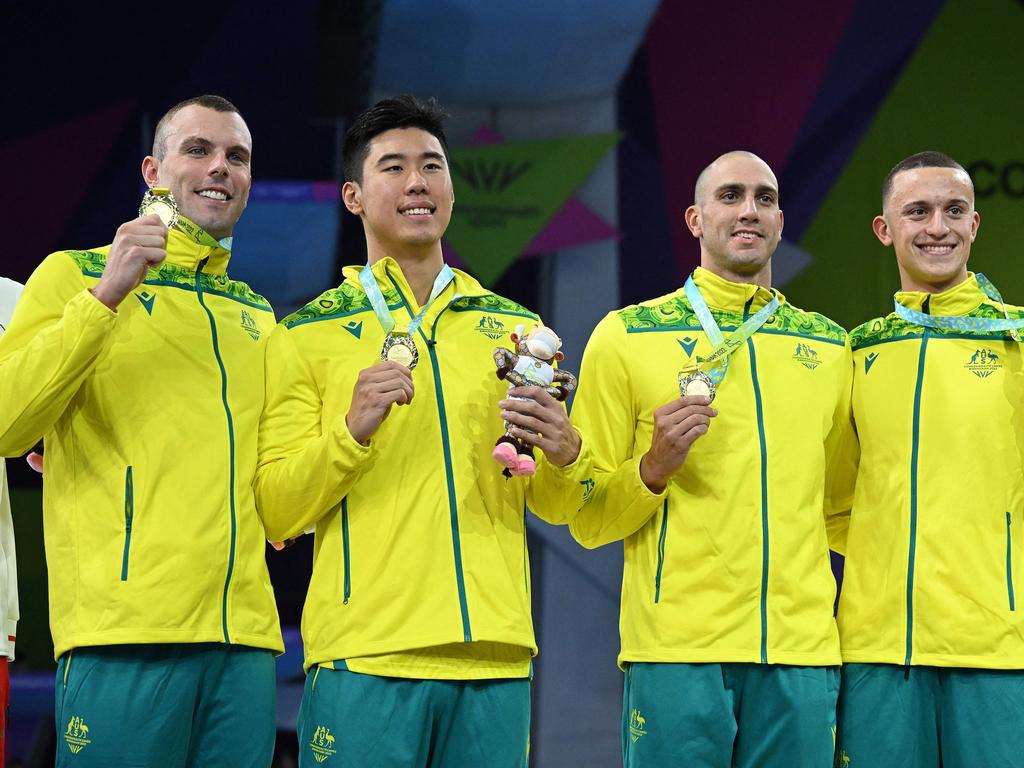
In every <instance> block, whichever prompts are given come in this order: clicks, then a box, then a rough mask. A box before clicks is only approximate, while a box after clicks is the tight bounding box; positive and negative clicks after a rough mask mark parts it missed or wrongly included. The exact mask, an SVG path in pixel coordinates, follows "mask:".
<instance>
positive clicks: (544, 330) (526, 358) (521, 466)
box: [491, 325, 576, 477]
mask: <svg viewBox="0 0 1024 768" xmlns="http://www.w3.org/2000/svg"><path fill="white" fill-rule="evenodd" d="M525 330H526V326H523V325H517V326H516V329H515V332H514V333H511V334H509V339H510V340H511V341H512V343H513V344H515V352H513V351H512V350H510V349H506V348H505V347H498V348H496V349H495V350H494V364H495V365H496V366H498V371H497V373H498V378H499V379H503V380H505V381H508V382H509V385H510V387H509V388H510V389H511V387H529V386H537V387H543V388H544V391H545V392H547V393H548V394H549V395H551V396H552V397H553V398H555V399H556V400H558V401H559V402H562V401H563V400H565V398H567V397H568V396H569V393H570V392H572V391H573V390H574V389H576V377H575V376H573V375H572V374H571V373H569V372H568V371H560V370H556V369H555V367H554V363H556V362H558V361H559V360H562V359H563V358H564V357H565V355H563V354H562V353H561V352H559V351H558V350H559V348H560V347H561V346H562V340H561V339H560V338H558V334H556V333H555V332H554V331H552V330H551V329H550V328H548V327H546V326H543V325H535V326H533V327H532V328H531V329H530V332H529V333H526V334H524V333H523V332H524V331H525ZM514 399H516V400H527V399H528V398H525V397H517V398H514ZM511 430H512V425H511V424H509V423H508V422H507V421H506V422H505V434H504V435H502V436H501V437H500V438H498V442H497V443H496V444H495V446H494V450H493V451H492V452H491V455H492V456H493V457H494V460H495V461H497V462H498V463H499V464H501V466H503V467H504V468H505V470H504V472H503V474H504V475H505V476H506V477H512V476H516V477H519V476H523V475H532V474H533V473H534V472H536V471H537V463H536V462H535V461H534V459H533V446H531V445H527V444H526V443H524V442H523V441H522V440H518V439H517V438H515V437H513V436H512V434H511Z"/></svg>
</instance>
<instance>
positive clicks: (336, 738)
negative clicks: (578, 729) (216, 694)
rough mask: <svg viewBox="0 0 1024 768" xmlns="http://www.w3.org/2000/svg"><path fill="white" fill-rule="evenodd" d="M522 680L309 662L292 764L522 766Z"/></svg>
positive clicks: (526, 716)
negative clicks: (423, 676) (386, 673)
mask: <svg viewBox="0 0 1024 768" xmlns="http://www.w3.org/2000/svg"><path fill="white" fill-rule="evenodd" d="M529 740H530V681H529V680H528V679H526V678H522V679H512V680H465V681H463V680H409V679H405V678H397V677H378V676H377V675H363V674H358V673H356V672H349V671H347V670H340V669H326V668H322V667H314V668H313V669H311V670H310V671H309V674H308V675H306V687H305V690H304V691H303V694H302V706H301V708H300V709H299V768H320V767H321V766H322V768H331V766H337V767H338V768H342V767H343V766H357V765H358V766H373V767H374V768H427V767H430V768H485V767H486V768H525V766H526V764H527V752H528V749H529Z"/></svg>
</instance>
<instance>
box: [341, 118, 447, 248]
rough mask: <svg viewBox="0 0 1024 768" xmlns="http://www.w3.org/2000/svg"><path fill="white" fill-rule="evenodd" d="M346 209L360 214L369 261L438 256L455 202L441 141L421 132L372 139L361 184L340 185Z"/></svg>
mask: <svg viewBox="0 0 1024 768" xmlns="http://www.w3.org/2000/svg"><path fill="white" fill-rule="evenodd" d="M342 197H343V198H344V200H345V206H346V207H347V208H348V209H349V211H351V212H352V213H354V214H355V215H356V216H360V217H361V218H362V220H363V228H364V230H365V232H366V247H367V253H368V255H369V257H370V261H371V263H372V262H374V261H377V260H379V259H380V258H383V257H384V256H392V257H395V258H402V257H406V256H417V255H421V256H424V255H436V254H435V251H436V253H437V254H439V253H440V247H441V246H440V241H441V236H442V235H444V232H445V230H446V229H447V228H448V222H449V221H450V220H451V217H452V204H453V203H454V201H455V198H454V193H453V191H452V178H451V175H450V173H449V172H448V160H447V158H446V157H445V154H444V149H443V148H442V146H441V142H440V141H438V139H437V137H435V136H434V135H433V134H431V133H429V132H427V131H424V130H422V129H420V128H393V129H391V130H389V131H385V132H383V133H381V134H379V135H378V136H375V137H374V138H373V140H372V141H371V142H370V146H369V153H368V155H367V157H366V160H365V161H364V163H363V175H362V181H361V182H355V181H347V182H345V185H344V186H343V187H342Z"/></svg>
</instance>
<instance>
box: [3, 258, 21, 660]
mask: <svg viewBox="0 0 1024 768" xmlns="http://www.w3.org/2000/svg"><path fill="white" fill-rule="evenodd" d="M21 289H22V285H21V284H20V283H16V282H14V281H13V280H8V279H7V278H5V277H0V334H2V333H3V332H4V331H5V330H6V329H7V324H8V323H9V322H10V321H11V315H13V314H14V305H15V303H17V301H18V296H19V295H20V294H21ZM18 618H19V613H18V561H17V558H16V557H15V550H14V521H13V520H12V519H11V497H10V494H9V493H8V491H7V466H6V465H5V464H4V460H3V459H0V619H2V620H3V624H2V626H0V630H2V631H3V636H2V637H0V656H6V657H7V658H8V659H10V660H11V661H14V638H15V637H16V636H17V633H18Z"/></svg>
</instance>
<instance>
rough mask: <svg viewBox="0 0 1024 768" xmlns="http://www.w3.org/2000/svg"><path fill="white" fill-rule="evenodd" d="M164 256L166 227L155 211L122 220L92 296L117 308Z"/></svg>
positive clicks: (161, 261)
mask: <svg viewBox="0 0 1024 768" xmlns="http://www.w3.org/2000/svg"><path fill="white" fill-rule="evenodd" d="M166 258H167V227H165V226H164V223H163V222H162V221H160V217H159V216H157V215H156V214H155V213H151V214H149V215H148V216H140V217H139V218H137V219H132V220H131V221H126V222H125V223H124V224H122V225H121V226H120V227H118V228H117V234H115V235H114V242H113V243H112V244H111V246H110V253H109V255H108V256H107V266H106V267H105V268H104V269H103V276H102V277H100V280H99V282H98V283H96V285H95V286H94V287H93V289H92V293H93V296H95V297H96V298H97V299H99V300H100V301H102V302H103V303H104V304H106V305H107V306H108V307H110V308H111V309H117V307H118V305H119V304H120V303H121V302H122V301H124V298H125V296H127V295H128V294H129V293H131V292H132V291H134V290H135V289H136V288H137V287H138V286H139V284H140V283H141V282H142V281H143V280H145V279H146V272H148V271H149V270H150V269H152V268H153V267H158V266H160V265H161V264H162V263H163V261H164V259H166Z"/></svg>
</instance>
